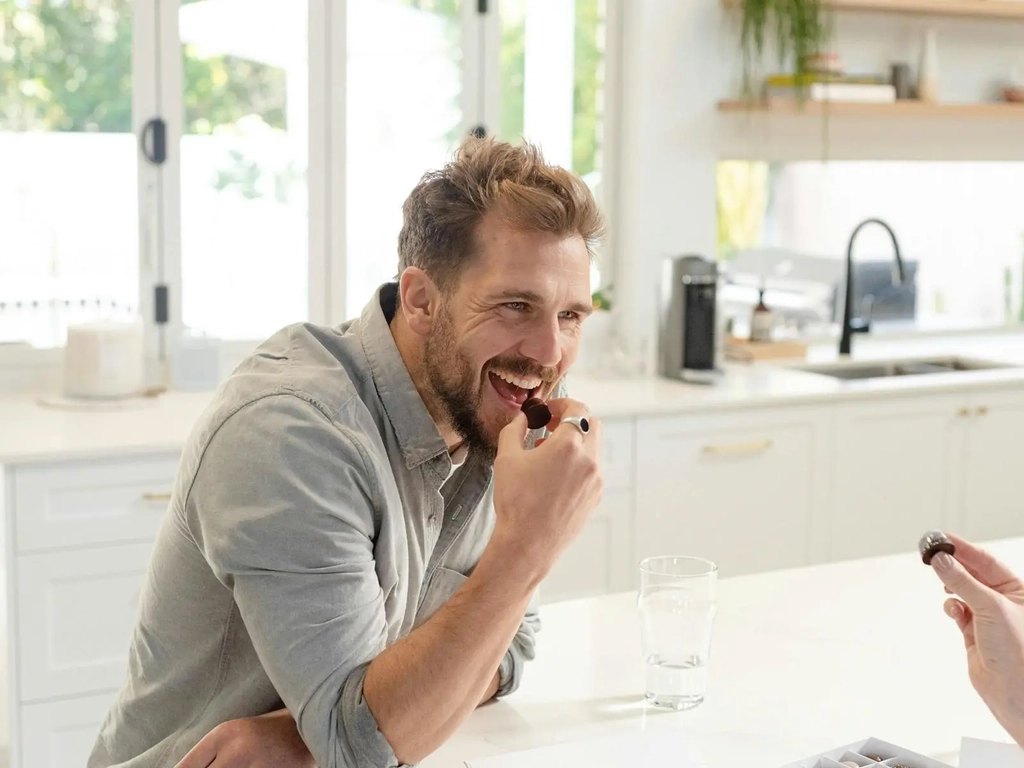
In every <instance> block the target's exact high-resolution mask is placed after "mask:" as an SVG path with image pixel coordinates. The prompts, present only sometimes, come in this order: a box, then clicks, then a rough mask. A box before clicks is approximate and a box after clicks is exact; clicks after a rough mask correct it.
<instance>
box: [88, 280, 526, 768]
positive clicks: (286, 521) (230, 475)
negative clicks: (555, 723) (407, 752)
mask: <svg viewBox="0 0 1024 768" xmlns="http://www.w3.org/2000/svg"><path fill="white" fill-rule="evenodd" d="M395 292H396V287H395V285H394V284H387V285H385V286H383V287H382V288H381V290H380V292H379V294H378V295H377V296H375V297H374V299H373V300H372V301H371V302H370V304H369V305H368V306H367V307H366V309H364V310H363V313H362V315H361V317H359V319H357V320H354V321H351V322H349V323H347V324H345V325H343V326H341V327H340V328H337V329H332V328H324V327H318V326H314V325H309V324H303V325H294V326H290V327H288V328H285V329H284V330H282V331H280V332H279V333H278V334H276V335H275V336H273V337H272V338H270V339H269V340H268V341H266V342H265V343H264V344H262V345H261V346H260V347H259V348H258V349H257V350H256V351H255V353H254V354H253V355H252V356H251V357H250V358H249V359H247V360H246V361H245V362H244V363H243V364H242V365H241V366H240V367H239V368H238V369H237V370H236V371H235V372H234V373H233V374H232V376H231V377H230V378H229V379H228V380H227V381H226V382H225V384H224V385H223V386H222V387H221V389H220V390H219V392H218V393H217V395H216V396H215V398H214V400H213V402H212V404H211V405H210V406H209V408H208V410H207V411H206V413H205V414H204V416H203V417H202V418H201V419H200V421H199V424H198V425H197V427H196V428H195V430H194V431H193V433H192V436H191V437H190V439H189V441H188V444H187V446H186V448H185V451H184V453H183V455H182V459H181V465H180V468H179V472H178V479H177V482H176V487H175V490H174V494H173V498H172V501H171V504H170V508H169V510H168V513H167V516H166V518H165V520H164V524H163V526H162V529H161V531H160V533H159V536H158V538H157V541H156V545H155V550H154V552H153V556H152V559H151V562H150V566H149V570H148V574H147V577H146V581H145V585H144V587H143V591H142V596H141V601H140V606H139V617H138V623H137V625H136V628H135V631H134V634H133V637H132V640H131V647H130V652H129V667H128V676H127V679H126V681H125V683H124V685H123V687H122V689H121V691H120V694H119V696H118V698H117V701H116V703H115V704H114V706H113V708H112V709H111V710H110V712H109V713H108V715H107V717H106V720H105V722H104V724H103V727H102V730H101V732H100V735H99V738H98V740H97V742H96V745H95V747H94V748H93V752H92V756H91V757H90V758H89V763H88V768H108V767H109V766H122V767H123V768H129V767H130V768H172V767H173V766H174V765H175V763H176V762H177V761H178V760H180V759H181V758H182V756H184V754H185V753H186V752H188V750H189V749H191V748H192V746H194V745H195V744H196V743H197V742H198V741H199V740H200V739H201V738H202V737H203V736H205V735H206V734H207V733H208V732H209V731H210V730H211V729H213V728H214V726H216V725H217V724H219V723H221V722H224V721H225V720H230V719H233V718H238V717H247V716H252V715H257V714H260V713H263V712H268V711H271V710H274V709H277V708H280V707H281V706H282V704H283V705H284V706H287V707H288V709H289V710H290V711H291V713H292V715H293V716H294V717H295V720H296V722H297V723H298V727H299V731H300V733H301V734H302V737H303V739H304V740H305V742H306V744H307V745H308V746H309V749H310V751H311V752H312V754H313V757H314V758H315V760H316V762H317V764H318V765H319V766H320V768H341V767H342V766H392V765H396V764H397V760H396V758H395V754H394V751H393V750H392V749H391V746H390V745H389V744H388V742H387V741H386V739H385V738H384V737H383V735H382V734H381V733H380V731H379V730H378V728H377V723H376V721H375V720H374V717H373V715H372V713H371V712H370V710H369V708H368V707H367V705H366V701H365V700H364V698H363V680H364V678H365V675H366V669H367V667H368V665H369V663H370V661H371V660H373V658H374V657H375V656H377V654H379V653H380V652H381V651H382V650H383V649H384V648H385V647H386V646H388V645H390V644H391V643H394V642H395V641H396V640H398V639H399V638H401V637H403V636H404V635H406V634H408V633H409V632H411V631H412V630H413V629H414V628H415V627H417V626H418V625H419V624H421V623H422V622H423V621H425V620H426V619H427V618H429V617H430V616H431V615H432V614H433V613H434V612H435V611H436V610H437V609H438V608H439V607H440V606H441V605H442V604H443V603H444V602H445V601H446V600H447V599H448V597H450V596H451V594H452V593H453V592H454V591H455V590H456V589H457V588H458V587H459V586H460V585H461V584H462V582H463V581H464V580H465V579H466V575H467V574H469V573H470V572H471V571H472V569H473V567H474V565H475V564H476V563H477V561H478V560H479V558H480V555H481V554H482V552H483V549H484V547H485V545H486V544H487V541H488V538H489V536H490V533H491V530H492V529H493V526H494V509H493V506H492V495H491V494H492V483H491V467H490V466H489V465H487V464H485V463H484V462H483V461H481V460H480V459H479V458H478V457H476V456H474V455H472V454H471V455H469V456H468V457H467V459H466V461H465V463H464V464H462V466H460V467H458V468H457V469H455V471H454V472H452V463H451V459H450V457H449V454H448V450H447V447H446V445H445V441H444V439H443V438H442V437H441V435H440V433H439V432H438V430H437V427H436V426H435V424H434V422H433V420H432V419H431V417H430V415H429V414H428V412H427V410H426V407H425V406H424V404H423V401H422V400H421V399H420V396H419V393H418V392H417V391H416V388H415V386H414V385H413V382H412V379H411V378H410V377H409V374H408V372H407V371H406V368H405V365H404V363H403V362H402V358H401V356H400V355H399V352H398V349H397V348H396V346H395V343H394V340H393V338H392V336H391V330H390V328H389V327H388V321H389V319H390V317H391V316H392V314H393V312H394V307H395ZM535 605H536V603H534V607H533V608H531V610H530V612H528V614H527V616H526V618H525V620H524V621H523V623H522V625H521V627H520V629H519V632H518V634H517V635H516V637H515V640H514V641H513V643H512V646H511V647H510V648H509V650H508V652H507V654H506V655H505V658H504V660H503V661H502V664H501V669H500V690H499V695H505V694H507V693H509V692H511V691H512V690H513V689H515V688H516V686H517V685H518V680H519V676H520V674H521V671H522V666H523V661H524V660H525V659H530V658H532V657H533V653H534V633H535V632H536V631H537V629H538V626H539V622H538V619H537V615H536V609H535Z"/></svg>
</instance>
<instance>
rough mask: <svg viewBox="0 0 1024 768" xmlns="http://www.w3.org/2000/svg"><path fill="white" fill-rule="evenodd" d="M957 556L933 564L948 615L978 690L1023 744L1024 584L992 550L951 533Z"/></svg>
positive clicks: (936, 559)
mask: <svg viewBox="0 0 1024 768" xmlns="http://www.w3.org/2000/svg"><path fill="white" fill-rule="evenodd" d="M949 539H950V540H951V541H952V542H953V544H954V546H955V547H956V555H955V558H954V557H951V556H950V555H947V554H945V553H940V554H938V555H936V556H935V557H934V558H933V559H932V567H933V568H934V569H935V572H936V573H937V574H938V576H939V578H940V579H941V580H942V583H943V584H945V585H946V591H947V592H951V593H952V594H954V595H956V596H957V597H952V598H950V599H949V600H947V601H946V604H945V611H946V613H947V614H948V615H949V616H950V618H952V619H953V620H954V621H956V624H957V626H958V627H959V628H960V631H961V632H962V633H963V636H964V645H965V646H966V649H967V671H968V674H969V675H970V678H971V684H972V685H973V686H974V690H976V691H977V692H978V695H979V696H981V698H982V700H983V701H984V702H985V704H986V705H988V708H989V709H991V710H992V714H993V715H995V717H996V719H997V720H998V721H999V722H1000V724H1001V725H1002V726H1003V727H1004V728H1005V729H1006V730H1007V731H1008V732H1009V733H1010V735H1011V736H1012V737H1013V738H1014V739H1015V740H1016V741H1017V743H1018V744H1021V745H1024V584H1022V583H1021V581H1020V579H1018V578H1017V576H1015V575H1014V574H1013V573H1012V572H1011V571H1010V569H1009V568H1007V567H1006V566H1005V565H1003V564H1002V563H1000V562H999V561H998V560H996V559H995V558H994V557H993V556H992V555H990V554H989V553H988V552H985V551H984V550H982V549H979V548H978V547H976V546H974V545H973V544H970V543H969V542H966V541H964V540H963V539H961V538H959V537H957V536H949Z"/></svg>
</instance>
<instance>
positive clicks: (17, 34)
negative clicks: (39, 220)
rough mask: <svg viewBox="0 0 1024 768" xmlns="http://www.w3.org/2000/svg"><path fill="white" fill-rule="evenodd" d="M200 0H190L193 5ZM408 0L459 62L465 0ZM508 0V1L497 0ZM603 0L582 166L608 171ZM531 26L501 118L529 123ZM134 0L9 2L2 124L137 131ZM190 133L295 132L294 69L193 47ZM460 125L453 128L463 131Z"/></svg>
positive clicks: (589, 74)
mask: <svg viewBox="0 0 1024 768" xmlns="http://www.w3.org/2000/svg"><path fill="white" fill-rule="evenodd" d="M196 1H197V0H182V2H183V4H188V3H190V2H196ZM470 1H472V0H400V2H403V3H404V4H405V5H407V6H408V7H411V8H417V9H419V10H423V11H427V12H430V13H434V14H437V15H440V16H442V17H444V18H446V19H448V20H449V21H450V24H449V29H450V34H451V41H450V44H451V46H452V55H453V60H457V58H458V57H459V56H461V53H460V51H459V48H460V47H461V46H460V40H461V6H462V2H470ZM492 2H498V0H492ZM601 23H602V21H601V18H600V0H576V39H575V58H576V67H575V70H576V72H575V83H574V89H573V90H574V93H573V116H574V119H573V170H574V171H576V172H577V173H579V174H587V173H591V172H593V171H595V170H597V169H598V165H599V157H598V136H599V134H598V125H599V117H600V115H599V112H598V102H599V91H600V88H601V64H602V56H603V53H602V50H601V45H600V37H599V35H600V25H601ZM524 34H525V30H524V26H523V24H522V20H521V19H519V20H518V22H517V23H504V24H503V25H502V46H501V52H500V55H501V93H500V99H501V101H500V104H501V124H500V125H499V126H498V127H497V134H498V135H499V136H500V137H502V138H505V139H509V140H518V138H519V136H520V135H521V134H522V129H523V76H524V64H525V57H524ZM132 45H133V40H132V0H62V1H61V2H56V0H0V130H8V131H30V130H41V131H92V132H103V133H131V132H132V66H131V62H132ZM183 55H184V60H183V77H184V94H183V98H184V107H185V132H186V133H188V134H212V133H213V132H214V131H215V130H216V129H217V128H218V127H221V126H236V125H238V123H239V121H241V120H243V119H246V120H247V121H249V120H253V119H255V120H257V121H258V122H262V123H263V124H265V125H266V126H269V127H270V128H273V129H278V130H285V129H286V125H285V73H284V72H283V71H282V70H281V69H278V68H275V67H271V66H268V65H265V64H260V63H257V62H252V61H247V60H245V59H239V58H235V57H230V56H211V57H206V56H203V55H201V52H199V51H196V50H195V49H194V48H193V47H192V46H190V45H186V46H184V47H183ZM459 132H460V127H459V126H458V125H454V126H452V128H451V131H450V138H451V139H452V141H453V142H454V141H456V140H457V139H458V136H459ZM254 172H255V171H254V169H253V167H252V161H250V160H247V159H246V158H244V157H236V158H235V163H234V167H233V168H230V169H227V170H225V172H224V173H223V174H221V177H220V178H219V179H218V180H217V184H218V186H221V185H229V184H236V185H239V184H240V185H242V186H243V187H244V188H245V189H248V190H250V192H248V193H246V194H247V196H248V195H250V194H252V192H251V190H252V188H253V186H254V179H253V178H252V174H253V173H254Z"/></svg>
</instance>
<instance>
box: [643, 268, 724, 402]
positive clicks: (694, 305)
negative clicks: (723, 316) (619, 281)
mask: <svg viewBox="0 0 1024 768" xmlns="http://www.w3.org/2000/svg"><path fill="white" fill-rule="evenodd" d="M717 290H718V265H717V264H716V263H715V262H714V261H711V260H710V259H705V258H704V257H702V256H692V255H688V256H672V257H670V258H667V259H666V260H665V262H664V265H663V270H662V282H661V302H660V306H659V308H658V309H659V313H658V314H659V316H658V373H659V374H660V375H661V376H664V377H666V378H670V379H682V380H683V381H689V382H694V383H698V384H711V383H713V382H715V381H716V380H717V379H718V377H719V375H720V374H721V372H720V371H719V370H718V369H717V368H716V367H715V356H716V349H715V325H716V323H717V311H716V297H717Z"/></svg>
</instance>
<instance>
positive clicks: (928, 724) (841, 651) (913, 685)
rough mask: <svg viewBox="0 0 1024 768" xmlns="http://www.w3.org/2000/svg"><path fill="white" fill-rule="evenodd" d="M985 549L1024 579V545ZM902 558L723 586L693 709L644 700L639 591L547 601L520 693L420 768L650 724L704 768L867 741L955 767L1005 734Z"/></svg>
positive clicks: (930, 579) (785, 758)
mask: <svg viewBox="0 0 1024 768" xmlns="http://www.w3.org/2000/svg"><path fill="white" fill-rule="evenodd" d="M986 546H987V547H988V548H989V549H990V550H991V551H992V552H994V553H996V554H997V555H998V556H999V557H1000V558H1002V559H1004V560H1005V561H1006V562H1007V563H1009V564H1011V565H1012V566H1013V567H1014V568H1015V569H1017V570H1018V571H1019V572H1021V573H1024V539H1012V540H1004V541H1001V542H996V543H993V544H989V545H986ZM913 550H914V542H908V549H907V552H906V553H904V554H897V555H890V556H886V557H881V558H868V559H863V560H856V561H849V562H843V563H831V564H827V565H817V566H810V567H805V568H797V569H787V570H782V571H776V572H774V573H765V574H758V575H748V576H737V577H732V578H725V579H722V580H721V581H720V589H719V616H718V620H717V623H716V626H715V631H714V637H713V641H712V650H711V658H710V680H709V686H708V698H707V700H706V701H705V703H704V704H703V705H701V706H700V707H698V708H696V709H694V710H691V711H689V712H679V713H676V712H664V711H660V710H656V709H652V708H650V707H647V706H646V705H645V704H644V703H643V692H644V688H643V686H644V669H643V663H642V661H641V654H640V637H639V625H638V621H637V615H636V602H635V601H636V597H635V593H631V592H629V593H619V594H614V595H608V596H603V597H597V598H587V599H582V600H574V601H568V602H563V603H556V604H552V605H547V606H545V607H544V609H543V610H542V613H541V620H542V622H543V629H542V630H541V632H540V634H539V635H538V654H537V658H536V660H535V661H533V662H531V663H530V664H528V666H527V668H526V674H525V677H524V681H523V685H522V687H521V688H520V690H519V691H517V692H516V693H514V694H513V695H512V696H510V697H509V698H508V699H505V700H503V701H499V702H495V703H492V704H489V705H487V706H485V707H483V708H482V709H480V710H478V711H477V712H476V713H474V714H473V715H472V717H471V719H470V720H469V721H468V722H467V723H466V724H465V725H464V726H463V728H462V729H461V731H460V732H459V733H458V734H457V735H456V736H455V737H454V738H453V739H452V740H451V741H450V742H449V743H448V744H446V745H445V746H444V747H442V748H441V749H440V750H439V751H438V752H437V753H435V754H434V755H433V756H431V757H430V758H428V759H427V760H426V761H424V762H423V768H457V767H458V768H461V766H462V765H463V761H464V760H467V759H473V758H477V757H482V756H487V755H494V754H501V753H505V752H514V751H519V750H523V749H529V748H532V747H537V746H547V745H552V744H558V743H564V742H572V741H579V740H587V739H592V738H596V737H600V736H605V735H608V734H610V733H613V732H622V733H630V732H636V731H640V730H644V729H651V728H674V729H680V730H681V731H683V732H685V734H686V735H687V736H688V737H689V738H690V739H691V741H692V745H693V751H694V755H695V757H697V758H698V764H701V763H703V765H706V766H707V768H741V767H742V766H751V767H752V768H776V766H782V765H785V764H787V763H790V762H792V761H796V760H799V759H801V758H803V757H806V756H809V755H811V754H816V753H818V752H822V751H825V750H828V749H832V748H834V747H838V746H841V745H843V744H848V743H851V742H855V741H858V740H860V739H864V738H867V737H869V736H877V737H879V738H882V739H884V740H886V741H890V742H892V743H895V744H898V745H900V746H903V747H906V748H908V749H910V750H913V751H915V752H919V753H922V754H926V755H929V756H931V757H935V758H936V759H940V760H942V761H944V762H947V763H949V764H950V765H956V760H957V753H958V750H959V745H960V739H961V737H962V736H970V737H975V738H987V739H992V740H995V741H1009V737H1008V736H1007V735H1006V732H1005V731H1004V730H1003V729H1002V728H1001V727H1000V726H999V725H998V724H997V723H996V721H995V719H994V718H993V717H992V716H991V714H990V713H989V712H988V710H987V709H986V708H985V706H984V705H983V704H982V703H981V701H980V699H978V697H977V695H976V694H975V693H974V691H973V690H972V689H971V686H970V684H969V682H968V679H967V672H966V661H965V658H964V650H963V640H962V638H961V636H960V633H959V631H958V630H957V628H956V626H955V625H954V624H953V622H952V621H951V620H950V619H949V618H947V617H946V616H945V614H944V613H943V611H942V603H943V601H944V599H945V597H946V595H945V594H944V592H943V588H942V585H941V583H940V582H939V581H938V579H937V577H936V576H935V575H934V573H933V572H932V571H931V569H930V568H927V567H925V566H924V565H923V564H922V563H921V561H920V559H919V557H918V556H917V554H916V552H914V551H913ZM673 554H692V555H700V554H701V552H699V551H689V550H685V551H682V552H678V553H676V552H673ZM528 764H529V763H528V762H526V763H524V765H528Z"/></svg>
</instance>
